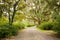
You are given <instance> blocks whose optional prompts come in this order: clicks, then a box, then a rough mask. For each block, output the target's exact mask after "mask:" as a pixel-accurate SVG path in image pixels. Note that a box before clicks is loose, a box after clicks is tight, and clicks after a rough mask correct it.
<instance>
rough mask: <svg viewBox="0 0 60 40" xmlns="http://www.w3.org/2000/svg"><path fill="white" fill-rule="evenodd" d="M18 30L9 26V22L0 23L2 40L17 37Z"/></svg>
mask: <svg viewBox="0 0 60 40" xmlns="http://www.w3.org/2000/svg"><path fill="white" fill-rule="evenodd" d="M17 32H18V29H17V28H16V27H14V26H9V24H8V23H7V22H3V23H0V38H5V37H10V36H14V35H16V34H17Z"/></svg>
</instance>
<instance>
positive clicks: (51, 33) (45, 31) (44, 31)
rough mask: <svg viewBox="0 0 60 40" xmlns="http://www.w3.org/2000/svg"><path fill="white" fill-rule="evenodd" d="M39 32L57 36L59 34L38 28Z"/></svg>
mask: <svg viewBox="0 0 60 40" xmlns="http://www.w3.org/2000/svg"><path fill="white" fill-rule="evenodd" d="M37 30H39V31H40V32H43V33H46V34H49V35H56V34H57V33H56V32H54V31H52V30H42V29H39V28H37Z"/></svg>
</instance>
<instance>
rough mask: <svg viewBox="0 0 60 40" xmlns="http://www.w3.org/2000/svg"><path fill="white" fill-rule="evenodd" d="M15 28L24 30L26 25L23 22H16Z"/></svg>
mask: <svg viewBox="0 0 60 40" xmlns="http://www.w3.org/2000/svg"><path fill="white" fill-rule="evenodd" d="M13 26H14V27H16V28H17V29H24V28H25V25H24V24H23V23H22V22H14V23H13Z"/></svg>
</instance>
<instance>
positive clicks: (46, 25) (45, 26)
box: [38, 21, 53, 30]
mask: <svg viewBox="0 0 60 40" xmlns="http://www.w3.org/2000/svg"><path fill="white" fill-rule="evenodd" d="M52 27H53V22H50V21H49V22H44V23H41V24H40V25H39V26H38V28H40V29H43V30H51V29H52Z"/></svg>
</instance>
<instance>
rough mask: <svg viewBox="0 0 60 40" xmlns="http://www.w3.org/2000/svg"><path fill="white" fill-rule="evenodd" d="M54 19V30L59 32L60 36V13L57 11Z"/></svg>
mask: <svg viewBox="0 0 60 40" xmlns="http://www.w3.org/2000/svg"><path fill="white" fill-rule="evenodd" d="M52 17H53V20H54V27H53V31H55V32H57V34H58V36H60V15H58V14H57V13H56V14H54V15H52Z"/></svg>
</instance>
